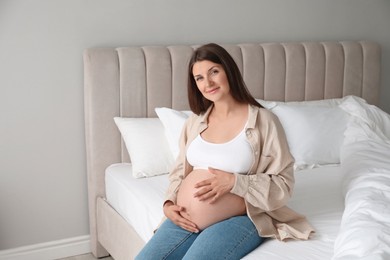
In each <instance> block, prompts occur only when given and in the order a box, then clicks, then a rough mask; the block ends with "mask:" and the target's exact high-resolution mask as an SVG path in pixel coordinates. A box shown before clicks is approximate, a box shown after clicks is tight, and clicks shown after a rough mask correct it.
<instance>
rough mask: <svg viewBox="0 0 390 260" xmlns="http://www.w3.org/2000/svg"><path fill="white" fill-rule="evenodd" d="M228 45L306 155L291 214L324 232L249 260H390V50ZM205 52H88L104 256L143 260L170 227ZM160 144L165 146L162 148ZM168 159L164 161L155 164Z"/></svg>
mask: <svg viewBox="0 0 390 260" xmlns="http://www.w3.org/2000/svg"><path fill="white" fill-rule="evenodd" d="M222 46H223V47H224V48H226V49H227V50H228V52H229V53H230V54H231V55H232V56H233V58H234V59H235V61H236V62H237V64H238V66H239V68H240V70H241V72H242V74H243V77H244V80H245V82H246V84H247V86H248V88H249V90H250V91H251V93H252V94H253V95H254V97H255V98H256V99H258V100H259V102H261V103H262V104H263V106H264V107H265V108H266V109H270V110H271V111H273V112H274V113H275V114H276V115H277V116H278V117H279V119H280V120H281V122H282V124H283V126H284V127H285V130H286V135H287V138H288V141H289V145H290V148H291V149H292V150H293V151H292V152H293V155H294V157H295V159H296V165H295V166H296V167H295V169H296V172H295V178H296V184H295V193H294V195H293V198H292V199H291V200H290V202H289V206H290V207H292V208H293V209H294V210H297V211H298V212H301V213H303V214H305V215H306V216H307V217H308V220H309V222H310V223H311V224H312V225H313V226H314V227H315V229H316V232H315V233H314V234H313V235H312V237H311V239H310V240H309V241H288V242H279V241H278V240H272V239H270V240H267V241H266V242H265V243H264V244H263V245H262V246H260V247H259V248H258V249H256V250H255V251H253V252H252V253H251V254H249V255H247V256H246V257H245V258H244V259H310V260H313V259H334V260H339V259H386V257H387V259H389V257H390V249H389V245H390V223H389V222H390V209H389V206H388V205H390V161H389V156H388V155H389V154H390V141H389V140H390V116H389V115H388V114H387V113H385V112H383V111H382V110H380V109H379V108H378V107H377V105H378V102H379V95H380V93H379V89H380V63H381V59H380V57H381V50H380V46H379V45H378V44H377V43H375V42H369V41H359V42H357V41H356V42H352V41H343V42H285V43H277V42H274V43H248V44H222ZM194 48H196V46H190V45H175V46H131V47H120V48H90V49H87V50H85V52H84V92H85V135H86V154H87V174H88V197H89V222H90V237H91V250H92V253H93V254H94V256H95V257H97V258H99V257H104V256H107V255H111V256H112V257H113V258H114V259H115V260H125V259H127V260H128V259H133V257H134V256H135V255H136V254H137V252H138V251H139V250H140V249H141V248H142V246H143V245H144V244H145V242H146V241H147V240H148V239H150V237H151V236H152V234H153V229H154V228H155V227H156V226H157V224H158V223H159V221H160V220H161V217H162V201H163V195H164V192H165V190H164V189H165V188H166V187H167V185H168V179H167V175H166V174H164V173H167V171H168V170H167V169H169V166H170V165H171V164H172V160H174V156H175V151H174V149H175V147H174V145H175V140H176V139H177V135H178V129H179V130H180V126H181V125H182V124H183V122H184V121H185V119H186V117H187V116H188V115H189V114H190V112H189V111H188V110H189V107H188V104H187V96H186V84H187V78H186V68H187V63H188V60H189V57H190V56H191V54H192V52H193V49H194ZM159 109H160V110H159ZM164 109H165V110H164ZM164 111H165V112H164ZM335 111H337V112H335ZM158 112H160V113H159V114H157V113H158ZM164 113H165V114H164ZM334 113H336V114H334ZM164 115H165V119H163V118H164ZM114 118H115V120H114ZM291 118H294V120H291ZM297 118H298V119H297ZM164 120H165V121H164ZM297 120H298V122H302V123H297ZM299 120H302V121H299ZM313 120H314V121H313ZM169 126H171V127H169ZM309 133H315V134H316V136H315V138H314V139H313V138H312V139H311V138H308V135H309ZM169 134H170V135H169ZM319 136H321V138H318V137H319ZM149 137H150V138H154V139H153V140H154V141H153V142H154V143H155V142H160V141H161V142H160V143H159V146H158V148H155V149H154V151H152V150H151V149H152V148H150V147H149V146H150V142H151V141H150V140H149ZM303 139H304V140H305V144H302V142H301V140H303ZM319 139H320V140H319ZM290 142H291V143H290ZM148 149H149V150H148ZM305 149H307V151H305V152H303V151H304V150H305ZM313 150H315V152H313ZM162 151H163V152H162ZM129 154H130V155H129ZM151 154H153V156H154V157H152V158H147V156H151ZM143 155H144V157H142V156H143ZM130 158H131V159H130ZM157 163H161V164H162V165H159V166H158V167H157V166H156V167H157V168H158V169H157V168H153V167H154V166H155V164H157ZM152 166H153V167H152ZM162 168H163V169H162ZM143 170H145V171H144V172H143ZM145 172H146V173H145ZM372 187H376V188H375V189H372Z"/></svg>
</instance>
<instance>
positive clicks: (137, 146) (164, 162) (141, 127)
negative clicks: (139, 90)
mask: <svg viewBox="0 0 390 260" xmlns="http://www.w3.org/2000/svg"><path fill="white" fill-rule="evenodd" d="M114 121H115V123H116V125H117V127H118V129H119V131H120V132H121V134H122V138H123V140H124V142H125V144H126V148H127V151H128V152H129V156H130V160H131V164H132V167H133V176H134V177H135V178H142V177H151V176H155V175H161V174H166V173H168V172H169V171H170V169H171V167H172V165H173V162H174V160H173V157H172V154H171V152H170V149H169V145H168V143H167V141H166V139H165V136H164V127H163V125H162V124H161V122H160V120H159V119H158V118H122V117H115V118H114Z"/></svg>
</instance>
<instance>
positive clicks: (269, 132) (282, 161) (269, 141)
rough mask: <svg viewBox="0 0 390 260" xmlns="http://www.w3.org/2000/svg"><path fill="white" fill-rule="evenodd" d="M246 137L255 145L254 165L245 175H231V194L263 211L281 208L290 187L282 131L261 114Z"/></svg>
mask: <svg viewBox="0 0 390 260" xmlns="http://www.w3.org/2000/svg"><path fill="white" fill-rule="evenodd" d="M258 119H259V118H258ZM247 134H248V139H249V140H250V142H251V143H254V144H255V145H253V149H254V151H253V152H254V155H255V157H256V156H257V157H256V158H255V165H254V166H253V167H252V169H251V171H250V172H249V173H248V174H247V175H242V174H235V176H236V181H235V184H234V186H233V188H232V190H231V193H234V194H236V195H239V196H241V197H243V198H244V199H245V200H246V201H247V202H248V203H250V204H251V205H252V206H254V207H256V208H260V209H262V210H264V211H273V210H275V209H278V208H281V207H283V206H285V205H286V203H287V201H288V200H289V198H290V197H291V194H292V190H293V187H294V168H293V166H294V158H293V157H292V155H291V153H290V150H289V147H288V143H287V140H286V135H285V133H284V130H283V127H282V125H281V124H280V122H279V120H278V118H277V117H276V116H274V115H273V114H271V113H270V112H269V113H268V114H267V113H265V114H262V116H261V118H260V120H258V122H257V124H256V128H255V129H251V131H249V132H248V133H247Z"/></svg>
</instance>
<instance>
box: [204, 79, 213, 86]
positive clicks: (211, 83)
mask: <svg viewBox="0 0 390 260" xmlns="http://www.w3.org/2000/svg"><path fill="white" fill-rule="evenodd" d="M205 84H206V87H211V86H212V85H213V84H214V81H212V80H211V79H210V78H209V77H207V78H206V80H205Z"/></svg>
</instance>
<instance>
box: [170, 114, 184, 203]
mask: <svg viewBox="0 0 390 260" xmlns="http://www.w3.org/2000/svg"><path fill="white" fill-rule="evenodd" d="M189 125H190V120H187V121H186V123H185V125H184V127H183V130H182V132H181V135H180V139H179V148H180V151H179V155H178V156H177V158H176V161H175V164H174V166H173V168H172V170H171V171H170V173H169V186H168V190H167V192H166V194H165V200H164V204H165V202H167V201H168V200H170V201H172V202H173V203H175V204H176V198H177V192H178V190H179V187H180V184H181V182H182V180H183V179H184V173H185V172H184V171H185V169H184V165H185V163H186V149H185V147H186V143H187V139H188V131H189V130H188V129H189Z"/></svg>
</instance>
